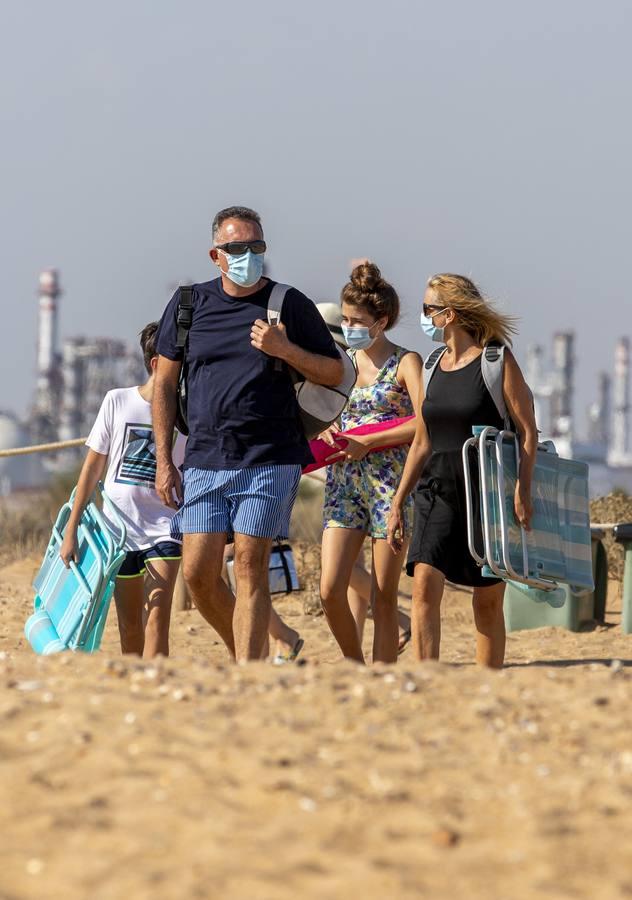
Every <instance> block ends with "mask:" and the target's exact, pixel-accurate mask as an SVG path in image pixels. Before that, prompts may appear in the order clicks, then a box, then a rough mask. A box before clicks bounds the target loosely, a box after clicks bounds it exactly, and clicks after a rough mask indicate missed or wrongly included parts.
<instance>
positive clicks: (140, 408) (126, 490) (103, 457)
mask: <svg viewBox="0 0 632 900" xmlns="http://www.w3.org/2000/svg"><path fill="white" fill-rule="evenodd" d="M159 324H160V323H159V322H151V323H150V324H149V325H147V326H146V327H145V328H143V330H142V332H141V335H140V345H141V347H142V350H143V358H144V361H145V367H146V369H147V372H148V373H149V379H148V380H147V381H146V382H145V384H143V385H141V386H139V387H131V388H120V389H117V390H113V391H108V393H107V394H106V395H105V398H104V400H103V403H102V404H101V409H100V410H99V414H98V416H97V418H96V421H95V423H94V425H93V427H92V431H91V432H90V436H89V437H88V440H87V441H86V446H87V447H88V448H89V449H88V455H87V457H86V460H85V462H84V464H83V468H82V469H81V474H80V476H79V482H78V484H77V493H76V495H75V500H74V504H73V508H72V512H71V514H70V518H69V520H68V524H67V526H66V532H65V535H64V541H63V543H62V545H61V549H60V551H59V552H60V556H61V558H62V559H63V560H64V562H65V564H66V566H68V564H69V562H70V560H71V559H74V560H75V562H76V561H77V526H78V523H79V520H80V518H81V514H82V512H83V510H84V508H85V506H86V504H87V503H88V501H89V500H90V497H91V496H92V494H93V492H94V489H95V487H96V485H97V482H98V481H99V480H100V479H101V478H102V477H103V472H104V471H105V468H106V464H107V473H106V476H105V482H104V484H105V492H106V494H107V495H108V497H109V499H110V500H111V501H112V502H113V503H114V504H115V506H116V507H117V509H118V512H119V513H120V515H121V517H122V519H123V521H124V522H125V525H126V527H127V541H126V550H127V556H126V558H125V560H124V561H123V565H122V566H121V568H120V570H119V573H118V576H117V579H116V588H115V591H114V600H115V603H116V612H117V615H118V624H119V633H120V637H121V650H122V651H123V653H137V654H138V655H139V656H143V657H145V658H151V657H153V656H155V655H156V654H158V653H161V654H162V655H163V656H168V654H169V620H170V617H171V599H172V596H173V589H174V585H175V581H176V576H177V574H178V567H179V565H180V557H181V545H180V543H179V542H178V541H174V540H173V538H172V537H171V534H170V528H171V519H172V518H173V516H174V515H175V512H176V511H175V510H173V509H170V508H169V507H167V506H165V505H164V504H163V503H162V502H161V501H160V499H159V498H158V494H157V493H156V489H155V487H154V479H155V477H156V455H155V446H154V436H153V427H152V419H151V399H152V395H153V391H154V372H155V368H156V363H157V361H158V356H157V354H156V338H157V335H158V327H159ZM185 444H186V438H185V437H184V436H183V435H181V434H180V433H179V432H178V431H174V436H173V451H172V455H173V462H174V464H175V465H176V466H177V467H178V468H179V467H180V466H181V465H182V463H183V460H184V447H185ZM103 514H104V516H105V517H106V518H107V508H106V509H104V510H103ZM115 530H116V529H115Z"/></svg>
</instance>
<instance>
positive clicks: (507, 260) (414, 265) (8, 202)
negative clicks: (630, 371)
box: [0, 0, 632, 431]
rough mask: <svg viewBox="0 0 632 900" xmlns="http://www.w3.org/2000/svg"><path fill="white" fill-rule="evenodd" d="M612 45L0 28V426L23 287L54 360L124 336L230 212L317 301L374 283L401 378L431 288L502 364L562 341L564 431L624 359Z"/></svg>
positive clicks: (615, 49)
mask: <svg viewBox="0 0 632 900" xmlns="http://www.w3.org/2000/svg"><path fill="white" fill-rule="evenodd" d="M631 36H632V4H631V3H630V2H629V0H604V2H600V3H597V2H596V0H592V2H586V0H546V2H543V0H535V2H533V0H532V2H530V3H517V2H513V3H511V2H507V0H479V2H471V0H469V2H468V0H462V2H446V0H443V2H441V3H437V2H433V3H427V2H420V0H418V2H412V0H410V2H403V0H390V2H384V0H380V2H377V0H350V2H345V0H337V2H334V0H319V2H317V3H309V4H307V3H301V2H299V0H269V2H268V3H261V2H257V3H254V2H249V0H242V2H239V3H237V2H233V3H231V2H226V3H211V2H209V0H179V2H163V0H125V2H122V0H109V2H108V3H106V4H96V3H90V2H88V3H87V2H85V0H80V2H79V0H78V2H69V0H56V2H55V3H50V2H29V0H22V2H20V3H17V2H16V3H11V4H9V3H5V4H3V13H2V23H1V27H0V76H1V77H0V129H1V133H2V140H1V141H0V171H1V173H2V174H1V177H2V192H1V193H2V203H1V205H0V216H1V235H2V243H1V246H2V276H3V287H2V308H3V325H4V341H3V344H4V351H3V353H2V358H1V370H0V371H1V374H2V380H1V382H0V408H8V409H11V408H12V409H16V410H18V411H20V412H24V411H25V410H26V408H27V404H28V403H29V402H30V398H31V396H32V391H33V388H34V367H35V340H36V312H37V301H36V289H37V276H38V272H39V270H40V269H42V268H44V267H46V266H56V267H58V268H59V269H60V270H61V277H62V282H63V287H64V291H65V293H64V296H63V298H62V301H61V333H62V336H63V335H76V334H87V335H112V336H118V337H132V336H134V335H135V334H136V333H137V332H138V331H139V330H140V328H141V327H142V326H143V325H144V324H145V323H146V322H147V321H149V320H151V319H152V318H157V317H158V316H159V315H160V313H161V311H162V308H163V306H164V304H165V302H166V300H167V298H168V293H169V291H168V286H169V285H171V284H173V283H174V282H178V281H179V280H181V279H189V278H190V279H194V280H197V281H202V280H207V279H208V278H210V277H214V275H213V270H212V268H211V265H210V263H209V260H208V257H207V249H208V241H209V225H210V221H211V219H212V216H213V214H214V212H215V211H216V210H217V209H219V208H220V207H222V206H226V205H228V204H231V203H244V204H247V205H250V206H253V207H255V208H256V209H258V210H259V211H260V213H261V214H262V216H263V219H264V225H265V231H266V238H267V240H268V244H269V248H270V250H269V255H268V259H269V262H270V270H271V274H272V275H273V276H274V277H277V278H279V279H280V280H283V281H288V282H290V283H292V284H295V285H296V286H297V287H299V288H301V289H302V290H303V291H305V293H307V294H308V295H309V296H311V297H312V298H313V299H314V300H321V299H332V298H336V297H337V296H338V293H339V291H340V288H341V286H342V284H343V283H344V281H345V278H346V276H347V274H348V261H349V259H350V258H351V257H357V256H370V257H371V258H372V259H374V260H375V261H376V262H377V263H378V265H380V267H381V268H382V271H383V274H384V275H385V277H387V278H388V279H389V280H391V281H392V282H393V283H394V285H395V286H396V287H397V289H398V290H399V292H400V296H401V297H402V300H403V316H402V323H401V325H400V326H399V327H398V328H397V330H396V331H395V333H394V336H395V337H396V338H397V339H399V340H400V341H401V342H402V343H405V344H407V345H408V346H410V347H412V348H416V349H418V350H420V351H421V352H422V353H423V354H425V353H426V352H428V350H429V349H430V344H429V342H428V341H427V340H426V338H425V337H423V336H422V335H421V332H420V330H419V327H418V324H417V323H418V313H419V303H420V298H421V295H422V293H423V285H424V283H425V281H426V279H427V278H428V276H429V275H431V274H432V273H433V272H436V271H455V272H462V273H465V274H469V275H470V276H472V277H473V278H474V279H475V280H476V281H478V282H479V283H480V285H481V286H482V287H483V288H484V289H485V290H486V291H487V292H488V293H489V294H490V295H491V296H493V297H495V298H498V300H499V301H500V302H501V303H502V305H503V306H504V307H505V308H506V309H507V310H509V311H511V312H512V313H515V314H517V315H519V316H521V318H522V323H521V334H520V338H519V339H518V342H517V350H518V354H519V357H521V358H524V349H525V347H526V344H527V343H528V342H531V341H534V340H540V341H543V342H545V343H547V345H548V344H550V340H549V337H550V335H551V333H552V332H553V331H554V330H556V329H568V328H574V329H575V330H576V332H577V339H578V345H577V356H578V363H579V370H580V371H579V373H578V379H577V388H578V391H577V393H578V398H577V408H578V414H579V421H578V424H579V426H580V429H581V430H582V431H583V427H584V407H585V406H586V404H587V403H588V402H589V400H591V399H592V397H593V382H594V376H595V372H596V371H597V369H599V368H606V369H611V367H612V354H613V347H614V343H615V340H616V338H617V337H618V336H619V335H620V334H632V315H631V313H630V310H631V309H632V305H631V304H630V301H629V299H628V296H627V294H628V291H629V277H628V265H629V264H628V258H629V255H630V253H629V243H630V240H629V231H630V230H629V218H630V213H631V210H632V203H631V200H632V190H631V186H630V185H631V180H630V168H631V166H632V113H631V110H632V79H631V75H632V63H631V62H630V60H631V53H630V45H631Z"/></svg>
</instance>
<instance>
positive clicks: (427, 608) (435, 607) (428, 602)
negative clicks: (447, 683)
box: [411, 563, 445, 660]
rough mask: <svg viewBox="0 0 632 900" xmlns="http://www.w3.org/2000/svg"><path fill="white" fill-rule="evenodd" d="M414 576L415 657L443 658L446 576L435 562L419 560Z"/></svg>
mask: <svg viewBox="0 0 632 900" xmlns="http://www.w3.org/2000/svg"><path fill="white" fill-rule="evenodd" d="M413 578H414V580H413V603H412V622H411V630H412V641H413V652H414V654H415V659H419V660H421V659H439V646H440V644H441V600H442V598H443V586H444V584H445V576H444V574H443V572H440V571H439V570H438V569H435V568H434V566H429V565H427V564H426V563H416V565H415V574H414V576H413Z"/></svg>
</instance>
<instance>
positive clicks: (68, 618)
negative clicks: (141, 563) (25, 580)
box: [24, 485, 126, 654]
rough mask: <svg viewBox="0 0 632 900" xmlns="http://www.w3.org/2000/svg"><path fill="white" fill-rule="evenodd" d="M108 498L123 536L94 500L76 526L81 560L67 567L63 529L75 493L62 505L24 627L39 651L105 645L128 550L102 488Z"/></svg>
mask: <svg viewBox="0 0 632 900" xmlns="http://www.w3.org/2000/svg"><path fill="white" fill-rule="evenodd" d="M99 488H100V491H101V493H102V496H103V500H104V502H108V504H109V507H110V510H111V513H112V515H113V516H114V517H115V521H117V524H119V534H118V535H115V534H114V533H113V532H112V531H111V529H110V528H109V527H108V526H107V525H106V523H105V521H104V519H103V516H102V515H101V513H100V511H99V509H98V507H97V506H96V505H95V504H94V502H90V503H89V504H88V505H87V507H86V509H85V510H84V513H83V515H82V517H81V521H80V524H79V527H78V529H77V543H78V557H79V561H78V563H77V564H74V563H71V565H70V568H68V569H67V568H66V567H65V565H64V563H63V562H62V560H61V557H60V556H59V549H60V546H61V542H62V540H63V532H64V528H65V526H66V523H67V521H68V517H69V515H70V510H71V509H72V501H73V498H74V492H73V495H72V496H71V498H70V501H69V502H68V503H65V504H64V506H62V508H61V509H60V511H59V513H58V516H57V519H56V521H55V524H54V525H53V529H52V534H51V538H50V541H49V544H48V547H47V549H46V553H45V554H44V560H43V562H42V566H41V568H40V570H39V572H38V574H37V576H36V578H35V581H34V583H33V586H34V588H35V591H36V595H35V601H34V606H35V612H34V613H33V615H31V616H30V617H29V619H28V620H27V622H26V625H25V628H24V631H25V635H26V638H27V640H28V641H29V643H30V644H31V646H32V647H33V649H34V650H35V652H36V653H40V654H50V653H57V652H59V651H61V650H68V649H69V650H82V651H84V652H93V651H94V650H97V649H98V648H99V646H100V644H101V637H102V635H103V629H104V628H105V622H106V619H107V614H108V610H109V607H110V602H111V599H112V594H113V592H114V583H115V579H116V573H117V572H118V570H119V568H120V565H121V563H122V562H123V559H124V558H125V550H124V549H123V547H124V543H125V538H126V532H125V526H124V524H123V522H122V521H121V520H120V517H118V515H117V514H116V509H115V508H114V507H113V505H112V504H111V502H110V501H108V498H107V497H106V496H105V494H103V488H102V486H101V485H100V486H99Z"/></svg>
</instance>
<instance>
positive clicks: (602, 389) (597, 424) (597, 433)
mask: <svg viewBox="0 0 632 900" xmlns="http://www.w3.org/2000/svg"><path fill="white" fill-rule="evenodd" d="M610 414H611V410H610V376H609V375H608V373H607V372H599V374H598V375H597V399H596V400H595V402H594V403H593V404H592V405H591V406H590V407H589V409H588V436H589V438H590V440H591V441H592V442H593V443H594V444H598V445H599V446H600V447H602V448H603V449H604V451H607V449H608V445H609V443H610Z"/></svg>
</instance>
